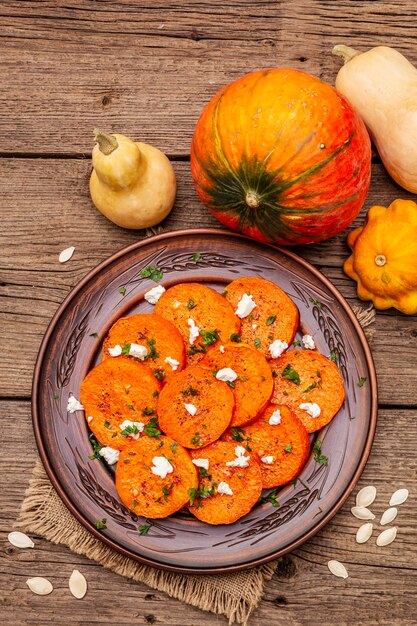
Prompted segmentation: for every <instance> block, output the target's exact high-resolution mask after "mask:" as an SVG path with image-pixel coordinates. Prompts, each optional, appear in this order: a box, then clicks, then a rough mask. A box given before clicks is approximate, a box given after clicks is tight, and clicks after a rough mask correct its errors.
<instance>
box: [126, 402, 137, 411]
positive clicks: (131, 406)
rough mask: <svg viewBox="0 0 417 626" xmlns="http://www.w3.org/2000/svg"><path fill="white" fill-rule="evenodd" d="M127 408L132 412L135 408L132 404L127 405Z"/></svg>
mask: <svg viewBox="0 0 417 626" xmlns="http://www.w3.org/2000/svg"><path fill="white" fill-rule="evenodd" d="M127 407H128V408H129V409H130V410H131V411H134V410H135V407H134V406H133V404H128V405H127Z"/></svg>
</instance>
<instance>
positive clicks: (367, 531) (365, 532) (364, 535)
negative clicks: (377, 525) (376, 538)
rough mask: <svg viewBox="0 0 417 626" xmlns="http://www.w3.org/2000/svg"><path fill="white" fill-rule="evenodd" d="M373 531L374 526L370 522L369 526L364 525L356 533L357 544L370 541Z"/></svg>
mask: <svg viewBox="0 0 417 626" xmlns="http://www.w3.org/2000/svg"><path fill="white" fill-rule="evenodd" d="M373 529H374V526H373V524H370V523H369V522H368V523H367V524H362V526H360V528H358V532H357V533H356V542H357V543H366V542H367V541H368V539H370V538H371V536H372V531H373Z"/></svg>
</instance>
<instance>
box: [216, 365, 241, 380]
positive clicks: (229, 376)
mask: <svg viewBox="0 0 417 626" xmlns="http://www.w3.org/2000/svg"><path fill="white" fill-rule="evenodd" d="M216 378H217V380H222V381H223V382H225V383H233V382H234V381H235V380H236V378H237V374H236V372H235V371H234V370H232V368H231V367H223V368H222V369H221V370H219V371H218V372H217V374H216Z"/></svg>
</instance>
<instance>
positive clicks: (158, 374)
mask: <svg viewBox="0 0 417 626" xmlns="http://www.w3.org/2000/svg"><path fill="white" fill-rule="evenodd" d="M153 375H154V376H155V378H157V379H158V380H164V378H165V376H166V373H165V370H155V371H154V373H153Z"/></svg>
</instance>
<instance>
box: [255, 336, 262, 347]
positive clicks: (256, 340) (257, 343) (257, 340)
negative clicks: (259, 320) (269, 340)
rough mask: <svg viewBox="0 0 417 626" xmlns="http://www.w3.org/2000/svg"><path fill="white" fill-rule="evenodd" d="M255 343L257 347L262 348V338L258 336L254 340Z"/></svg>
mask: <svg viewBox="0 0 417 626" xmlns="http://www.w3.org/2000/svg"><path fill="white" fill-rule="evenodd" d="M253 345H254V346H255V348H260V346H261V340H260V339H259V338H258V337H257V338H256V339H255V341H254V342H253Z"/></svg>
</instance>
